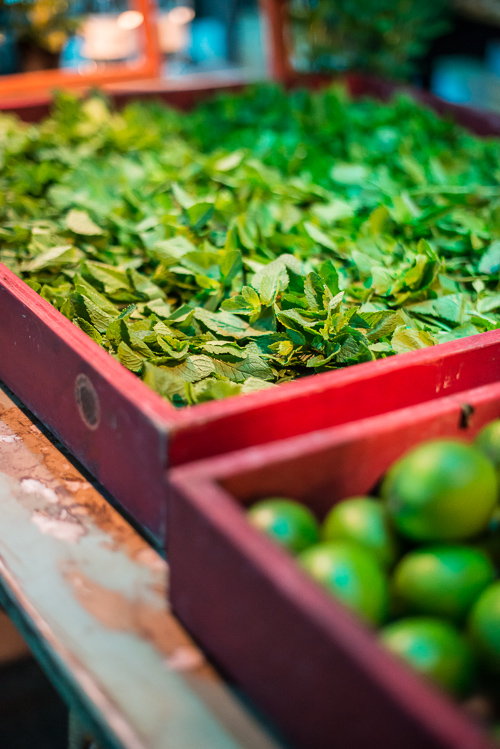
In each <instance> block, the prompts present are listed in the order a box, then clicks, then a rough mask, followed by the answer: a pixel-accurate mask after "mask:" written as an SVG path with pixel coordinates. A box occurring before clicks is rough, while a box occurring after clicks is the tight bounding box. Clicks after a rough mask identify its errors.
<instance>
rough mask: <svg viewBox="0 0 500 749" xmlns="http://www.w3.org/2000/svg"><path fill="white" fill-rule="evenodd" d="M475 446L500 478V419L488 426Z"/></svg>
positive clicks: (477, 438)
mask: <svg viewBox="0 0 500 749" xmlns="http://www.w3.org/2000/svg"><path fill="white" fill-rule="evenodd" d="M474 444H475V445H476V447H477V448H478V449H479V450H481V452H482V453H483V454H484V455H486V457H487V458H488V459H489V460H490V461H491V462H492V463H493V465H494V466H495V468H496V471H497V474H498V476H499V478H500V419H496V420H495V421H490V423H489V424H486V426H485V427H483V428H482V429H481V431H480V432H479V434H478V435H477V437H476V439H475V440H474Z"/></svg>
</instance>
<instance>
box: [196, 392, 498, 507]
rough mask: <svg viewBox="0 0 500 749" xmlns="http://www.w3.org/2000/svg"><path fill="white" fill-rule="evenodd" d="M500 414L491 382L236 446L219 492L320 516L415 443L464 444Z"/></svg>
mask: <svg viewBox="0 0 500 749" xmlns="http://www.w3.org/2000/svg"><path fill="white" fill-rule="evenodd" d="M469 406H472V408H473V409H474V410H473V413H472V414H471V415H470V416H469V417H467V419H465V416H464V410H463V409H464V407H466V408H467V407H469ZM499 417H500V383H497V384H495V385H489V386H485V387H482V388H477V389H474V390H471V391H466V392H464V393H459V394H457V395H454V396H451V397H448V398H444V399H439V400H437V401H435V402H430V403H424V404H420V405H418V406H415V407H413V408H407V409H401V410H399V411H396V412H393V413H390V414H385V415H381V416H378V417H375V418H373V419H363V420H360V421H358V422H355V423H351V424H346V425H343V426H340V427H337V428H332V429H326V430H322V431H320V432H316V433H311V434H307V435H303V436H300V437H297V438H292V439H288V440H283V441H282V442H277V443H275V444H274V445H270V446H269V447H268V449H267V450H266V449H260V448H254V450H253V451H247V452H246V453H245V452H243V451H242V452H241V453H239V454H238V455H237V456H235V460H233V461H230V460H229V459H227V460H225V461H224V460H221V461H220V463H219V468H218V469H215V470H216V471H217V475H218V477H219V480H220V481H221V482H222V484H223V486H224V487H225V489H226V490H227V491H228V492H229V493H230V494H232V495H233V496H235V497H238V499H239V500H240V501H241V502H243V503H244V504H249V503H251V502H252V501H254V500H255V499H257V498H259V497H264V496H271V495H274V494H278V495H279V494H284V495H285V496H292V497H296V498H297V499H300V500H302V501H304V502H306V503H307V504H309V505H310V506H311V507H312V508H313V509H314V510H315V512H316V513H317V514H318V515H319V516H320V517H323V516H324V515H325V514H326V513H327V512H328V510H329V509H330V507H331V506H332V505H333V504H334V503H335V502H338V501H339V500H341V499H345V498H346V497H350V496H355V495H359V494H370V493H373V492H374V490H376V488H377V486H378V484H379V482H380V480H381V479H382V478H383V476H384V474H385V472H386V471H387V469H388V468H389V467H390V465H391V464H392V463H393V462H394V461H395V460H397V459H398V458H399V457H400V456H401V455H403V454H404V453H405V452H406V451H408V450H409V449H411V448H412V447H413V446H415V445H417V444H419V443H420V442H422V441H424V440H429V439H439V438H443V437H452V438H457V439H464V440H466V441H470V440H472V439H473V438H474V437H475V435H476V434H477V432H478V431H479V430H480V429H481V427H483V426H484V425H485V424H487V423H488V422H490V421H492V420H494V419H497V418H499ZM465 423H467V426H465ZM207 464H208V461H207ZM210 470H212V469H210Z"/></svg>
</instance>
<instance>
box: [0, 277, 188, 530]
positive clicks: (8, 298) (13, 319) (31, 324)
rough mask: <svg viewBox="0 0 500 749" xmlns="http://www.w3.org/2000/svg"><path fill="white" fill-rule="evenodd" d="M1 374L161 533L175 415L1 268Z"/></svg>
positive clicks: (126, 503)
mask: <svg viewBox="0 0 500 749" xmlns="http://www.w3.org/2000/svg"><path fill="white" fill-rule="evenodd" d="M81 374H84V375H86V376H87V377H88V378H89V379H90V381H91V383H92V385H93V387H94V388H95V391H96V393H97V396H98V399H99V404H100V405H99V407H100V419H99V425H98V427H97V428H96V429H89V428H88V427H87V426H86V424H85V423H84V421H83V420H82V418H81V416H80V413H79V411H78V407H77V403H76V397H75V386H76V379H77V377H78V376H79V375H81ZM0 377H1V378H2V380H3V381H4V382H5V383H6V384H7V385H8V386H9V387H10V388H11V389H12V390H13V391H14V392H15V393H16V394H17V395H18V396H19V397H20V398H21V399H22V400H23V401H24V403H26V405H27V406H28V407H29V408H30V409H31V410H32V411H33V413H35V414H36V415H37V416H38V417H39V418H40V419H41V421H43V422H44V423H45V424H47V425H48V426H49V427H50V428H51V430H52V431H53V432H54V434H55V435H56V436H58V437H59V438H60V439H61V440H62V441H63V442H64V443H65V444H66V445H67V447H68V448H69V449H70V450H71V451H72V452H73V453H74V454H75V455H76V456H77V457H78V458H79V459H80V460H81V461H82V463H83V464H84V465H85V466H86V467H87V468H88V469H89V470H90V471H91V472H92V473H93V474H94V476H96V477H97V478H98V479H99V480H100V481H101V482H102V483H103V484H104V486H106V488H107V489H109V491H111V492H112V493H113V494H114V495H115V496H116V497H117V498H118V499H119V500H120V502H121V503H122V504H123V505H124V506H125V508H126V509H127V510H128V511H129V512H131V513H132V514H133V515H134V517H135V518H136V519H137V520H138V521H139V522H140V523H141V524H143V525H144V526H145V527H147V528H149V529H150V530H151V531H152V532H153V533H156V534H157V535H159V534H160V533H161V531H162V528H164V523H165V487H166V466H167V452H168V446H167V436H168V430H169V428H171V427H172V425H173V423H174V419H173V418H172V417H175V412H174V411H173V409H172V408H171V407H170V406H169V404H167V403H165V401H164V400H163V399H162V398H160V397H159V396H157V395H156V394H155V393H154V392H152V391H151V390H150V389H149V388H147V387H145V386H144V385H143V384H142V382H140V380H138V379H137V377H135V376H134V375H133V374H132V373H130V372H128V370H126V369H125V368H124V367H122V366H121V364H119V363H118V362H116V361H115V360H114V359H113V358H112V357H110V356H109V354H107V353H106V351H104V349H101V348H100V346H98V345H96V344H95V343H94V342H93V341H92V340H91V339H90V338H89V337H88V336H87V335H86V334H85V333H83V332H82V331H81V330H79V329H78V328H77V327H76V326H75V325H73V324H72V323H71V322H70V321H69V320H67V319H66V318H65V317H63V315H61V314H60V313H59V312H57V310H56V309H54V307H52V305H50V304H49V303H48V302H46V301H45V300H44V299H42V297H40V296H39V295H38V294H37V293H36V292H34V291H33V290H32V289H30V288H29V287H28V286H26V284H25V283H23V281H21V280H20V279H19V278H17V276H15V275H14V274H13V273H11V272H10V271H8V270H7V269H6V268H5V267H4V266H2V265H1V264H0ZM172 412H173V413H172Z"/></svg>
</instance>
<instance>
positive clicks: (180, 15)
mask: <svg viewBox="0 0 500 749" xmlns="http://www.w3.org/2000/svg"><path fill="white" fill-rule="evenodd" d="M194 16H195V12H194V10H193V8H188V7H187V6H185V5H178V6H177V7H176V8H172V10H171V11H170V13H169V14H168V20H169V21H170V22H171V23H175V24H177V25H178V26H184V24H186V23H189V22H190V21H192V20H193V18H194Z"/></svg>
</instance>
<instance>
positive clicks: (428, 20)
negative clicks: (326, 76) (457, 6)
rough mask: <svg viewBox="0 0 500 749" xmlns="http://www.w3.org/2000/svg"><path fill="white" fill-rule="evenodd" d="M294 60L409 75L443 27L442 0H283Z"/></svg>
mask: <svg viewBox="0 0 500 749" xmlns="http://www.w3.org/2000/svg"><path fill="white" fill-rule="evenodd" d="M288 2H289V8H290V15H291V18H292V27H293V37H294V48H295V60H294V62H295V65H296V67H298V68H301V69H304V68H307V69H308V70H316V71H321V70H332V69H333V70H342V71H343V70H359V71H363V72H367V73H372V74H375V75H382V76H385V77H389V78H408V77H409V76H411V74H412V73H413V72H414V70H415V62H416V61H417V60H418V58H420V57H422V56H423V55H424V54H425V53H426V51H427V49H428V48H429V46H430V44H431V42H432V41H433V40H434V39H435V38H436V37H438V36H440V35H441V34H442V33H443V32H444V31H446V30H447V28H448V22H447V17H448V9H449V3H448V1H447V0H288Z"/></svg>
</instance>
